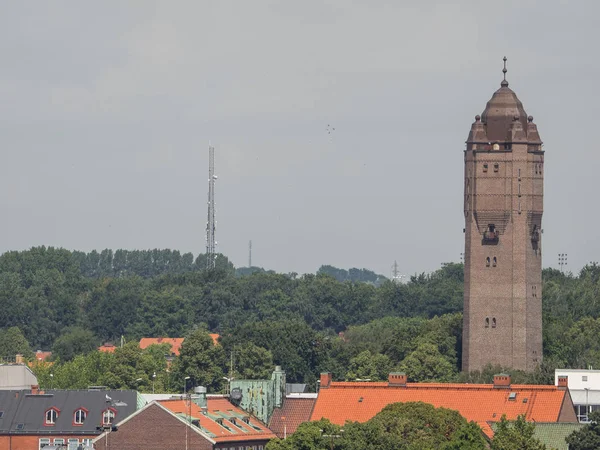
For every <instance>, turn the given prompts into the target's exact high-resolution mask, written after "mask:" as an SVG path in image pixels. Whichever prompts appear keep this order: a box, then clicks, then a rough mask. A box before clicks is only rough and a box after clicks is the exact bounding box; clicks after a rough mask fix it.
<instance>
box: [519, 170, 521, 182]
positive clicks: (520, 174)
mask: <svg viewBox="0 0 600 450" xmlns="http://www.w3.org/2000/svg"><path fill="white" fill-rule="evenodd" d="M520 180H521V169H519V181H520Z"/></svg>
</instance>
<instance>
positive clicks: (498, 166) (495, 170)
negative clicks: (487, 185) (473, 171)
mask: <svg viewBox="0 0 600 450" xmlns="http://www.w3.org/2000/svg"><path fill="white" fill-rule="evenodd" d="M498 170H500V164H498V163H496V164H494V172H498Z"/></svg>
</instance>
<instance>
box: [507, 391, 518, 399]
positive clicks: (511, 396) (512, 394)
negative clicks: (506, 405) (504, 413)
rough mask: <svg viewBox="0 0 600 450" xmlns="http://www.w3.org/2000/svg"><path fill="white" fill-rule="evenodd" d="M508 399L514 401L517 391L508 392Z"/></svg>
mask: <svg viewBox="0 0 600 450" xmlns="http://www.w3.org/2000/svg"><path fill="white" fill-rule="evenodd" d="M508 399H509V400H512V401H515V400H516V399H517V393H516V392H511V393H510V394H508Z"/></svg>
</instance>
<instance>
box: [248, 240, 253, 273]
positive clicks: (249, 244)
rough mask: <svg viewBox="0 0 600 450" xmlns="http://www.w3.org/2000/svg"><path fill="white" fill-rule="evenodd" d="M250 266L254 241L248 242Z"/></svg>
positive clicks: (249, 265)
mask: <svg viewBox="0 0 600 450" xmlns="http://www.w3.org/2000/svg"><path fill="white" fill-rule="evenodd" d="M248 267H252V241H250V242H248Z"/></svg>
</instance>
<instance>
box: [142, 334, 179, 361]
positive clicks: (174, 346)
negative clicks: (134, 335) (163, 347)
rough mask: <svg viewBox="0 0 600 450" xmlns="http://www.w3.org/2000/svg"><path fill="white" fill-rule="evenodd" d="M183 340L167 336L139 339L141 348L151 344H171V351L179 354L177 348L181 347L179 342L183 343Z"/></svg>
mask: <svg viewBox="0 0 600 450" xmlns="http://www.w3.org/2000/svg"><path fill="white" fill-rule="evenodd" d="M183 340H184V338H169V337H158V338H142V339H141V340H140V348H141V349H142V350H143V349H145V348H148V347H150V346H151V345H157V344H158V345H160V344H171V352H172V353H174V354H175V355H177V356H179V349H180V348H181V344H183Z"/></svg>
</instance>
